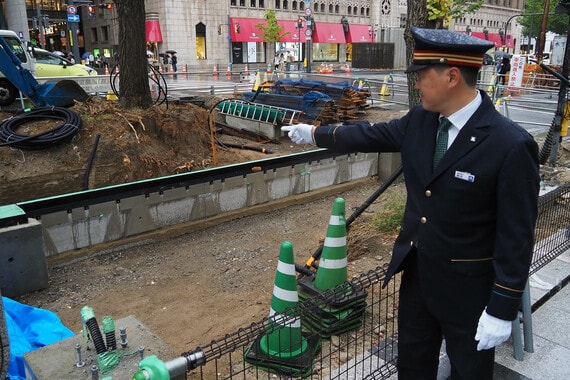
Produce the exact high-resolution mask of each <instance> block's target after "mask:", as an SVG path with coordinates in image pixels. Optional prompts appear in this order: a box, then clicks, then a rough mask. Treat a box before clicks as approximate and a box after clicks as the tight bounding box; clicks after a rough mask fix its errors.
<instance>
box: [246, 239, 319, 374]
mask: <svg viewBox="0 0 570 380" xmlns="http://www.w3.org/2000/svg"><path fill="white" fill-rule="evenodd" d="M298 302H299V294H298V293H297V280H296V273H295V260H294V257H293V245H292V244H291V243H290V242H284V243H282V244H281V249H280V252H279V262H278V263H277V273H276V275H275V284H274V287H273V296H272V299H271V310H270V312H269V322H268V328H267V329H266V333H265V334H263V335H262V336H260V337H258V338H257V339H256V340H255V341H254V342H253V344H252V345H251V346H250V347H249V348H248V350H247V351H246V354H245V360H246V361H247V362H249V363H252V364H254V365H256V366H258V367H260V368H264V369H267V370H268V371H272V372H278V373H281V374H285V375H295V376H302V377H304V376H307V375H308V374H310V373H311V371H312V366H313V364H312V363H313V358H314V355H315V354H316V352H317V351H318V350H319V348H320V338H319V337H318V336H316V335H314V334H307V333H303V332H302V331H301V317H300V316H299V315H293V313H292V310H291V308H294V307H295V306H296V305H297V303H298Z"/></svg>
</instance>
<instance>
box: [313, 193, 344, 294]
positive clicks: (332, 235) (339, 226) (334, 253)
mask: <svg viewBox="0 0 570 380" xmlns="http://www.w3.org/2000/svg"><path fill="white" fill-rule="evenodd" d="M347 277H348V270H347V249H346V218H345V202H344V198H336V199H335V201H334V205H333V209H332V213H331V217H330V220H329V226H328V229H327V236H326V237H325V243H324V245H323V251H322V253H321V259H320V261H319V269H318V270H317V274H316V275H315V280H314V282H313V285H314V286H315V288H317V289H318V290H320V291H325V290H328V289H332V288H334V287H335V286H337V285H340V284H342V283H344V282H346V280H347Z"/></svg>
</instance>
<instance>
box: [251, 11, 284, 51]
mask: <svg viewBox="0 0 570 380" xmlns="http://www.w3.org/2000/svg"><path fill="white" fill-rule="evenodd" d="M255 27H256V28H257V29H259V30H261V38H262V39H263V41H264V42H269V43H276V42H279V41H281V39H282V38H283V37H285V36H286V35H288V34H289V32H284V31H283V29H284V28H283V27H282V26H281V25H279V24H278V23H277V17H276V16H275V11H274V10H271V9H268V10H266V11H265V23H263V22H260V23H257V24H255Z"/></svg>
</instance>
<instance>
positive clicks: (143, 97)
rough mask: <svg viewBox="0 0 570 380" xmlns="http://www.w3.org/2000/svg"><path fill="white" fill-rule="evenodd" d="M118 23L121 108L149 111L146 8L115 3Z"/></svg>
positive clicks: (129, 0)
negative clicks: (147, 109) (145, 109)
mask: <svg viewBox="0 0 570 380" xmlns="http://www.w3.org/2000/svg"><path fill="white" fill-rule="evenodd" d="M115 6H116V9H117V16H118V20H119V48H118V62H119V69H120V75H121V76H120V87H119V104H120V105H121V106H122V107H124V108H147V107H149V106H150V105H151V104H152V99H151V96H150V91H149V86H148V68H147V58H146V38H145V36H146V33H145V6H144V1H140V0H115Z"/></svg>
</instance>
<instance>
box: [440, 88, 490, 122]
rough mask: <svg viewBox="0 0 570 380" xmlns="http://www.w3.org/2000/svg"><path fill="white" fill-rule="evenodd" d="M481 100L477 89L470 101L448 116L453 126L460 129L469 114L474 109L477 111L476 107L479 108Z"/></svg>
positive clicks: (469, 116)
mask: <svg viewBox="0 0 570 380" xmlns="http://www.w3.org/2000/svg"><path fill="white" fill-rule="evenodd" d="M482 102H483V99H482V98H481V94H480V93H479V91H477V95H476V96H475V97H474V98H473V100H472V101H471V102H469V104H467V105H466V106H465V107H463V108H462V109H460V110H459V111H457V112H454V113H453V114H451V115H449V117H448V119H449V121H450V122H451V123H452V124H453V126H454V127H456V128H457V129H459V130H461V128H463V126H464V125H465V124H467V121H469V119H470V118H471V116H473V114H474V113H475V111H477V108H479V106H480V105H481V103H482Z"/></svg>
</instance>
